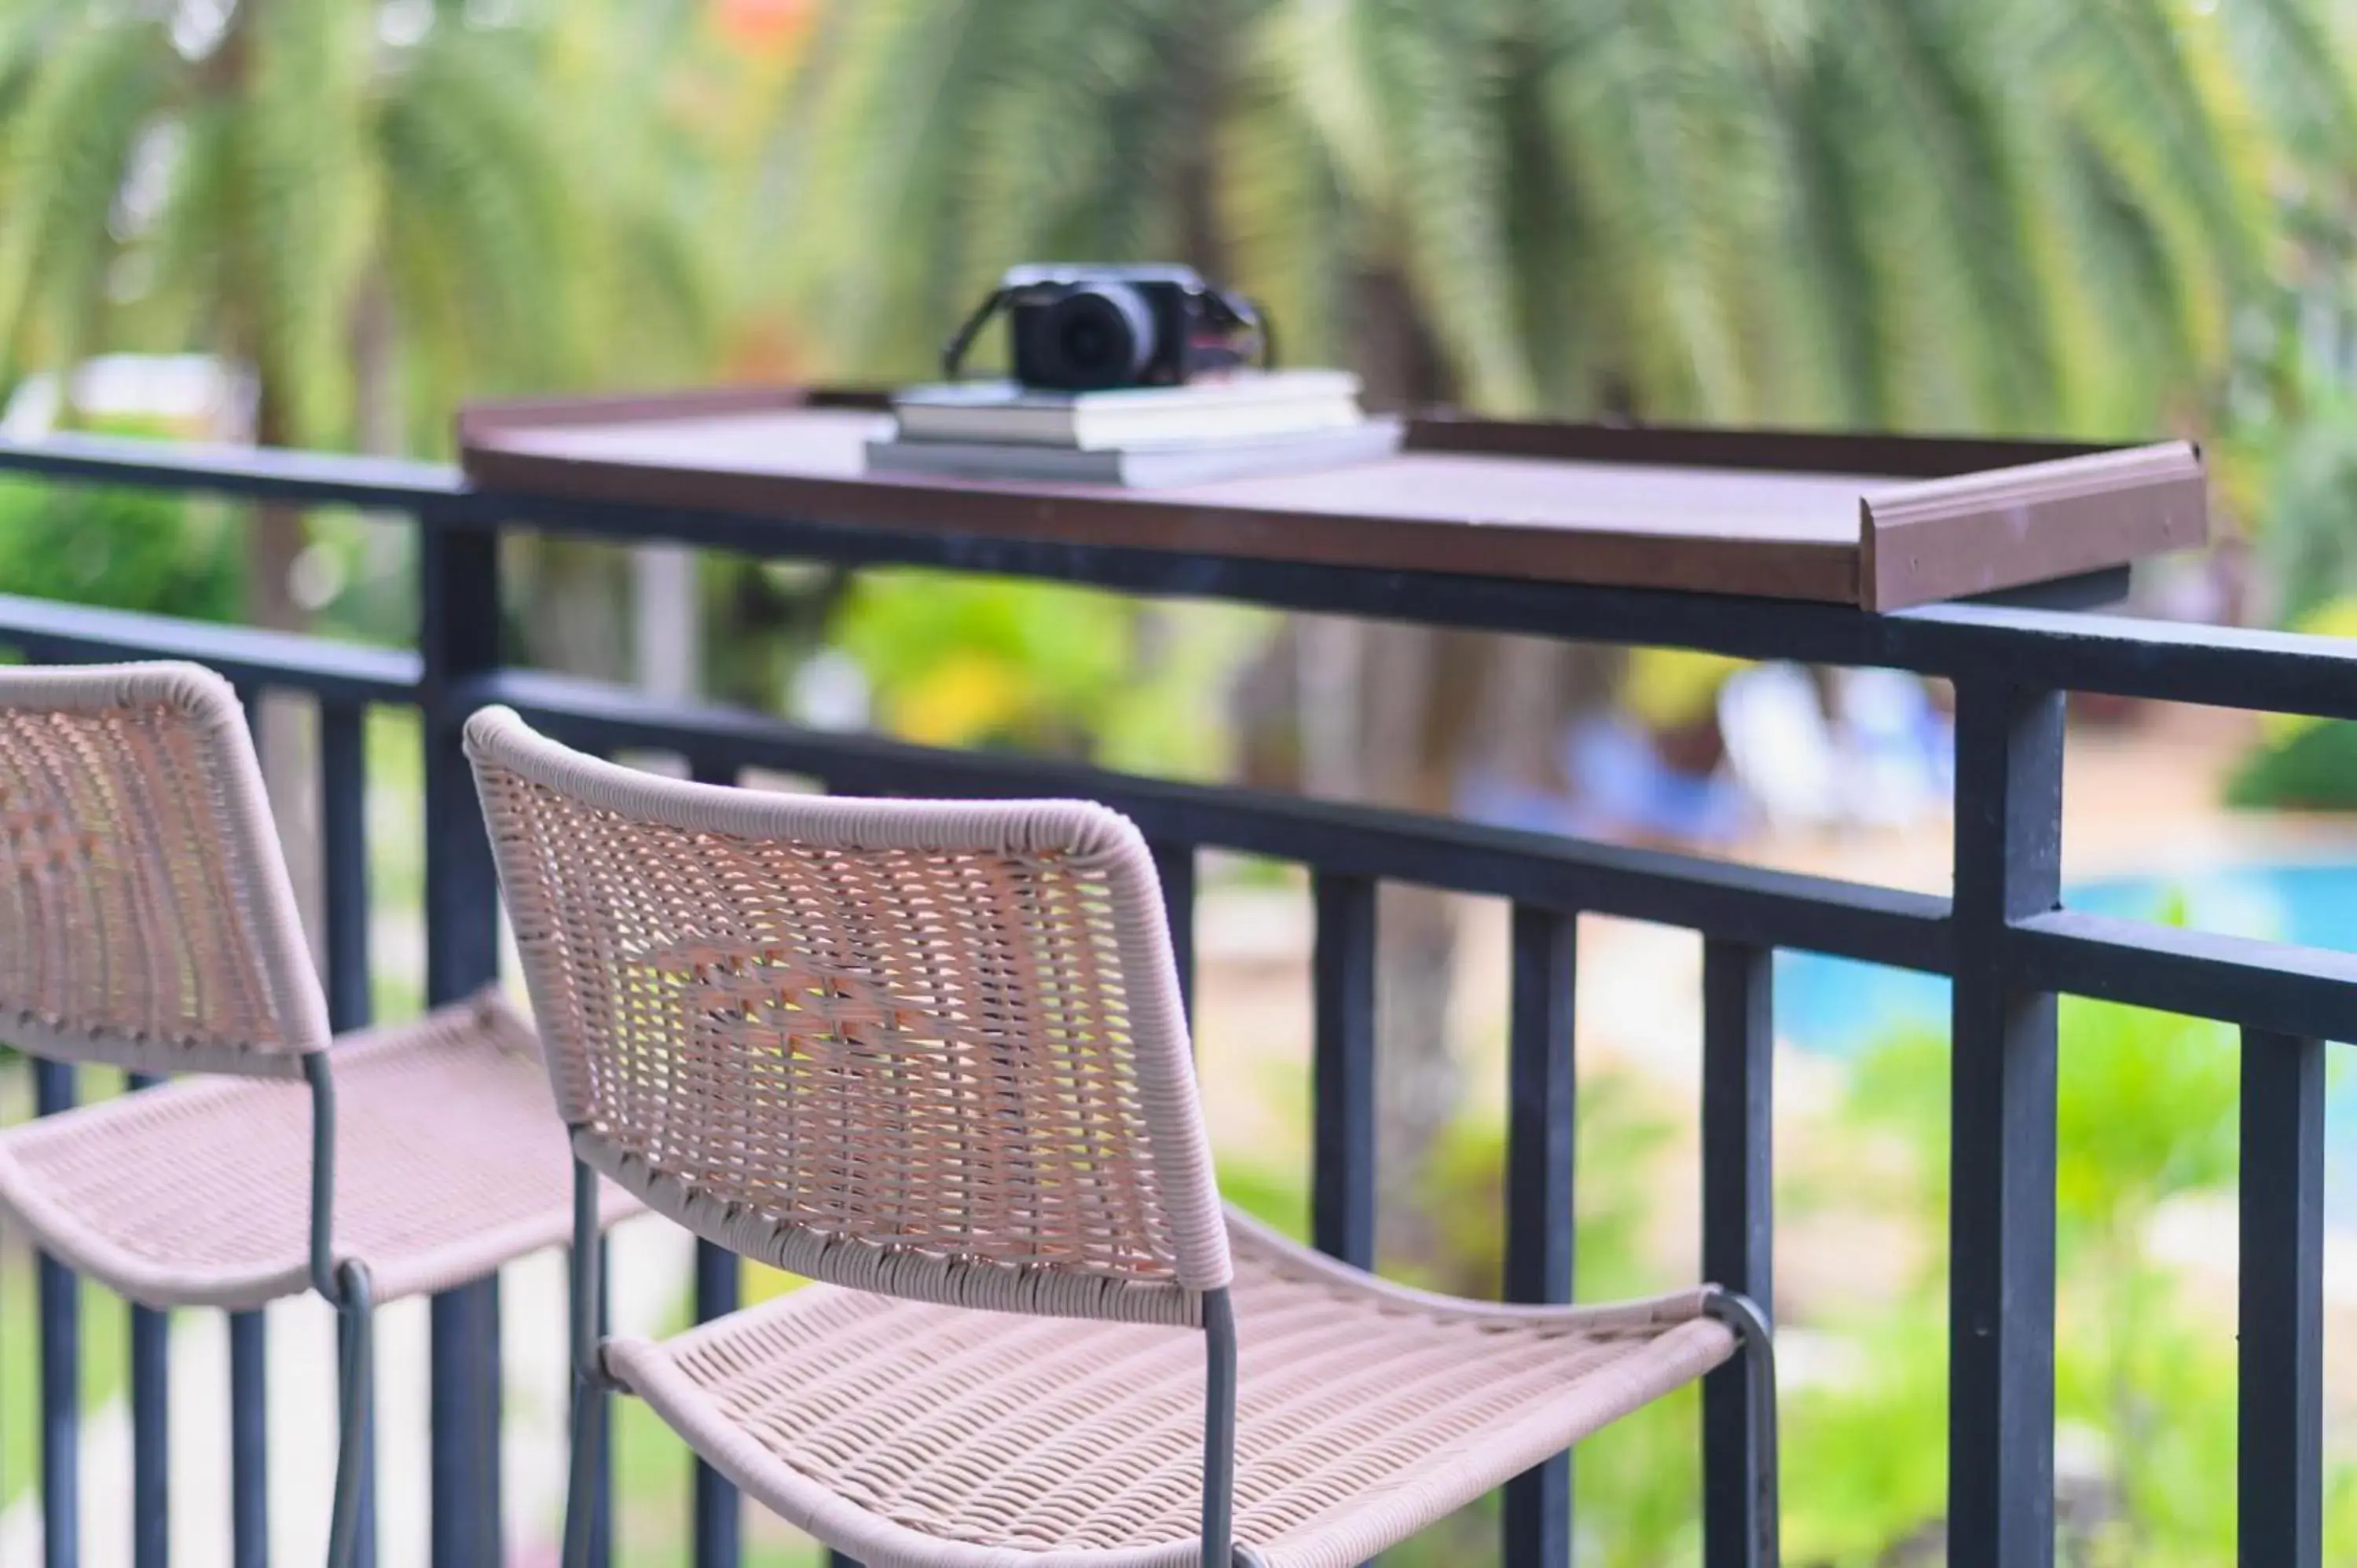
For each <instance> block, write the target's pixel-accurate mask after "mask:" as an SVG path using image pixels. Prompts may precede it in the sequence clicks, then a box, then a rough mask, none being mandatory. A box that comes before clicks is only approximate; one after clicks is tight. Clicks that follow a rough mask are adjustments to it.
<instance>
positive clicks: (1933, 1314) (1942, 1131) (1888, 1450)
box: [1786, 998, 2357, 1568]
mask: <svg viewBox="0 0 2357 1568" xmlns="http://www.w3.org/2000/svg"><path fill="white" fill-rule="evenodd" d="M2238 1072H2239V1068H2238V1058H2237V1056H2236V1051H2235V1043H2234V1040H2233V1035H2232V1033H2231V1031H2229V1030H2227V1029H2226V1028H2224V1027H2223V1026H2219V1025H2214V1024H2209V1023H2204V1022H2201V1021H2198V1020H2191V1019H2185V1018H2179V1017H2176V1016H2174V1015H2165V1014H2156V1013H2147V1012H2143V1011H2140V1010H2136V1009H2130V1008H2125V1007H2119V1006H2115V1005H2111V1004H2102V1003H2093V1002H2085V1001H2081V1000H2078V999H2075V998H2065V999H2064V1000H2063V1002H2062V1004H2061V1069H2060V1080H2059V1084H2058V1099H2057V1156H2058V1165H2057V1179H2056V1203H2057V1215H2058V1253H2057V1262H2058V1285H2057V1297H2058V1305H2059V1311H2058V1324H2057V1339H2056V1347H2055V1351H2056V1410H2057V1418H2058V1422H2059V1423H2060V1430H2061V1449H2062V1452H2063V1453H2064V1454H2065V1455H2075V1456H2076V1457H2075V1460H2074V1461H2073V1462H2066V1463H2065V1464H2064V1466H2063V1467H2062V1468H2063V1472H2064V1474H2063V1485H2064V1496H2063V1504H2062V1509H2061V1520H2062V1523H2061V1533H2062V1536H2063V1542H2062V1546H2063V1551H2062V1554H2061V1555H2062V1561H2064V1562H2066V1563H2072V1564H2075V1565H2084V1568H2112V1565H2115V1564H2123V1565H2124V1564H2126V1563H2137V1564H2145V1563H2158V1564H2167V1565H2177V1564H2183V1565H2185V1568H2192V1565H2194V1564H2199V1563H2218V1562H2224V1561H2230V1560H2231V1559H2232V1557H2233V1530H2234V1466H2233V1423H2231V1422H2230V1421H2227V1420H2225V1419H2223V1417H2222V1412H2225V1411H2229V1410H2231V1409H2232V1408H2233V1388H2234V1336H2233V1322H2232V1320H2231V1316H2226V1315H2222V1314H2221V1313H2220V1312H2218V1311H2215V1310H2212V1309H2208V1308H2204V1307H2201V1306H2197V1305H2196V1304H2195V1303H2194V1301H2193V1300H2192V1299H2191V1298H2190V1296H2189V1294H2187V1292H2186V1291H2185V1289H2184V1286H2183V1283H2182V1282H2181V1280H2180V1279H2179V1276H2178V1275H2177V1273H2175V1272H2174V1270H2173V1269H2172V1268H2171V1267H2170V1266H2169V1265H2167V1264H2165V1263H2162V1262H2158V1261H2156V1260H2155V1259H2154V1258H2153V1257H2152V1255H2151V1251H2150V1242H2151V1240H2152V1231H2153V1226H2154V1221H2155V1219H2157V1217H2158V1216H2159V1215H2160V1213H2161V1212H2162V1211H2163V1209H2164V1208H2165V1207H2166V1206H2168V1205H2170V1204H2172V1203H2177V1202H2179V1201H2182V1200H2187V1199H2196V1198H2207V1199H2212V1200H2214V1199H2215V1198H2217V1197H2221V1196H2222V1195H2223V1194H2225V1193H2227V1192H2229V1191H2231V1190H2232V1186H2233V1180H2234V1175H2235V1169H2236V1151H2237V1115H2238V1112H2237V1104H2238V1098H2239V1078H2238ZM1949 1074H1950V1062H1949V1058H1948V1052H1947V1049H1946V1046H1945V1042H1944V1041H1943V1040H1941V1039H1939V1038H1938V1037H1936V1036H1903V1037H1898V1038H1894V1039H1892V1040H1890V1041H1889V1042H1887V1043H1886V1044H1884V1045H1883V1046H1881V1047H1878V1048H1877V1049H1875V1050H1873V1051H1871V1052H1869V1053H1868V1054H1867V1056H1866V1057H1865V1058H1863V1059H1861V1060H1860V1061H1859V1062H1858V1063H1857V1067H1856V1069H1855V1070H1854V1073H1853V1077H1852V1080H1851V1085H1850V1090H1849V1093H1848V1096H1847V1099H1846V1104H1845V1107H1844V1111H1843V1113H1842V1116H1841V1118H1840V1122H1839V1126H1840V1130H1841V1131H1842V1132H1843V1133H1844V1134H1845V1139H1844V1142H1845V1143H1846V1144H1853V1145H1854V1146H1855V1148H1856V1150H1857V1154H1856V1155H1855V1157H1856V1158H1857V1160H1858V1161H1859V1162H1861V1164H1860V1168H1859V1171H1858V1172H1857V1179H1856V1180H1854V1182H1853V1183H1852V1186H1851V1191H1852V1192H1853V1193H1855V1194H1858V1195H1863V1196H1862V1197H1857V1198H1853V1200H1852V1201H1853V1203H1855V1204H1860V1205H1862V1206H1863V1208H1864V1209H1865V1211H1866V1212H1867V1213H1871V1214H1877V1215H1879V1216H1881V1217H1883V1218H1889V1219H1900V1220H1902V1221H1904V1222H1905V1223H1906V1224H1907V1226H1908V1227H1909V1228H1910V1230H1912V1232H1913V1233H1914V1234H1915V1235H1916V1236H1917V1237H1918V1238H1920V1239H1926V1240H1931V1241H1932V1245H1929V1246H1926V1247H1924V1248H1923V1249H1922V1251H1921V1256H1922V1257H1923V1259H1924V1260H1925V1265H1926V1266H1925V1268H1924V1269H1923V1271H1922V1272H1921V1276H1920V1277H1919V1278H1917V1279H1915V1280H1913V1281H1911V1282H1910V1283H1909V1284H1908V1285H1907V1287H1906V1288H1905V1289H1904V1290H1903V1291H1902V1292H1901V1293H1900V1295H1899V1297H1898V1298H1897V1299H1895V1300H1894V1301H1892V1302H1891V1303H1889V1305H1887V1306H1885V1307H1883V1308H1881V1309H1879V1310H1878V1311H1874V1312H1870V1313H1867V1314H1862V1315H1857V1316H1852V1317H1849V1318H1846V1319H1844V1320H1841V1321H1834V1322H1826V1323H1822V1324H1815V1325H1810V1326H1808V1327H1809V1328H1810V1329H1812V1330H1813V1331H1815V1332H1816V1333H1818V1334H1821V1335H1823V1336H1824V1337H1827V1339H1828V1340H1829V1341H1830V1342H1831V1344H1832V1345H1833V1346H1835V1347H1837V1348H1838V1352H1839V1354H1838V1356H1837V1358H1836V1359H1837V1360H1838V1361H1839V1363H1840V1365H1839V1370H1838V1372H1837V1374H1836V1375H1835V1376H1832V1377H1829V1378H1827V1379H1825V1380H1824V1381H1822V1382H1819V1383H1814V1384H1812V1385H1810V1386H1807V1387H1804V1388H1801V1389H1797V1390H1795V1391H1794V1392H1793V1393H1792V1397H1791V1398H1790V1400H1789V1401H1788V1407H1787V1410H1788V1419H1787V1423H1786V1434H1787V1438H1788V1444H1789V1446H1788V1450H1787V1453H1788V1468H1787V1472H1786V1473H1787V1476H1788V1477H1790V1485H1789V1486H1788V1490H1787V1494H1786V1495H1787V1498H1788V1499H1789V1503H1788V1509H1787V1513H1786V1520H1787V1525H1788V1551H1789V1552H1790V1554H1791V1555H1792V1557H1793V1559H1794V1560H1795V1561H1803V1562H1822V1563H1828V1564H1834V1565H1836V1568H1851V1565H1856V1568H1872V1565H1875V1564H1878V1563H1884V1562H1887V1561H1889V1560H1890V1558H1889V1553H1891V1552H1892V1551H1893V1550H1894V1549H1895V1548H1897V1547H1898V1546H1900V1545H1901V1544H1902V1543H1905V1542H1908V1541H1933V1540H1936V1539H1937V1535H1938V1530H1939V1520H1940V1515H1941V1512H1942V1509H1943V1507H1944V1500H1945V1498H1944V1494H1945V1487H1946V1477H1945V1471H1944V1466H1943V1462H1942V1458H1941V1455H1943V1452H1944V1441H1945V1423H1946V1416H1945V1404H1946V1390H1945V1377H1946V1369H1945V1344H1946V1332H1945V1325H1944V1317H1945V1311H1944V1303H1945V1295H1946V1287H1947V1278H1946V1266H1945V1256H1944V1251H1943V1248H1942V1247H1941V1246H1940V1245H1938V1244H1937V1238H1938V1237H1940V1236H1941V1235H1942V1234H1943V1230H1944V1226H1945V1222H1946V1208H1947V1194H1946V1188H1947V1174H1946V1173H1947V1159H1948V1085H1949ZM2332 1496H2333V1498H2334V1501H2333V1504H2332V1510H2331V1511H2332V1526H2331V1529H2332V1533H2333V1539H2334V1540H2335V1541H2336V1542H2346V1543H2348V1544H2346V1545H2338V1546H2336V1547H2334V1548H2330V1549H2328V1550H2329V1554H2334V1553H2340V1552H2347V1551H2349V1550H2351V1549H2352V1548H2357V1511H2352V1501H2351V1499H2352V1498H2357V1467H2352V1466H2349V1465H2347V1464H2345V1463H2344V1464H2341V1466H2337V1468H2336V1470H2335V1473H2334V1479H2333V1493H2332ZM2335 1560H2338V1558H2337V1555H2336V1558H2335Z"/></svg>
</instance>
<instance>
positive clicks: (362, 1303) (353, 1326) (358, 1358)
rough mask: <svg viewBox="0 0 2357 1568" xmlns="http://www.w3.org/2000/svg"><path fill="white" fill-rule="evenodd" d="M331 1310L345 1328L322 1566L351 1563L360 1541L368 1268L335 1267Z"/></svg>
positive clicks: (371, 1315) (371, 1393)
mask: <svg viewBox="0 0 2357 1568" xmlns="http://www.w3.org/2000/svg"><path fill="white" fill-rule="evenodd" d="M337 1283H338V1286H339V1290H338V1296H337V1301H336V1310H337V1311H338V1312H339V1313H340V1314H342V1315H343V1318H344V1321H345V1324H346V1325H347V1326H348V1328H349V1332H348V1333H347V1334H346V1335H345V1337H344V1345H343V1355H342V1357H341V1362H342V1364H341V1365H340V1366H339V1368H338V1373H339V1376H338V1394H339V1401H340V1403H341V1406H342V1422H341V1430H340V1432H339V1434H338V1448H337V1453H336V1499H335V1507H334V1509H332V1511H331V1512H330V1513H329V1515H328V1568H352V1562H353V1558H354V1555H355V1553H356V1552H357V1549H358V1545H359V1541H360V1525H361V1494H362V1492H363V1491H364V1490H365V1484H366V1481H367V1477H368V1460H369V1454H368V1448H369V1444H368V1433H369V1407H370V1406H371V1403H372V1402H374V1398H375V1393H376V1345H375V1333H374V1330H375V1323H376V1297H375V1294H374V1289H373V1286H372V1284H371V1281H370V1279H369V1272H368V1269H367V1268H366V1267H365V1266H364V1265H362V1264H361V1263H356V1262H346V1263H345V1264H343V1265H342V1266H341V1268H340V1269H339V1270H338V1279H337Z"/></svg>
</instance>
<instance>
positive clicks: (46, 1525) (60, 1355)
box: [33, 1061, 81, 1568]
mask: <svg viewBox="0 0 2357 1568" xmlns="http://www.w3.org/2000/svg"><path fill="white" fill-rule="evenodd" d="M76 1076H77V1075H76V1073H75V1072H74V1069H72V1068H70V1067H68V1066H67V1065H65V1064H64V1063H62V1062H49V1061H43V1062H35V1063H34V1064H33V1113H34V1114H35V1115H37V1116H54V1115H56V1114H57V1113H58V1112H60V1111H70V1110H72V1109H73V1104H74V1097H75V1084H74V1080H75V1078H76ZM36 1290H37V1293H38V1297H39V1304H40V1305H39V1312H40V1320H41V1563H42V1568H79V1565H80V1563H81V1281H79V1280H77V1279H76V1278H75V1277H74V1274H73V1271H72V1270H70V1269H69V1268H67V1267H66V1266H65V1265H64V1264H63V1263H61V1262H58V1261H57V1260H56V1259H55V1258H52V1257H50V1256H49V1255H48V1253H46V1252H44V1253H42V1254H41V1259H40V1263H39V1265H38V1283H37V1285H36Z"/></svg>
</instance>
